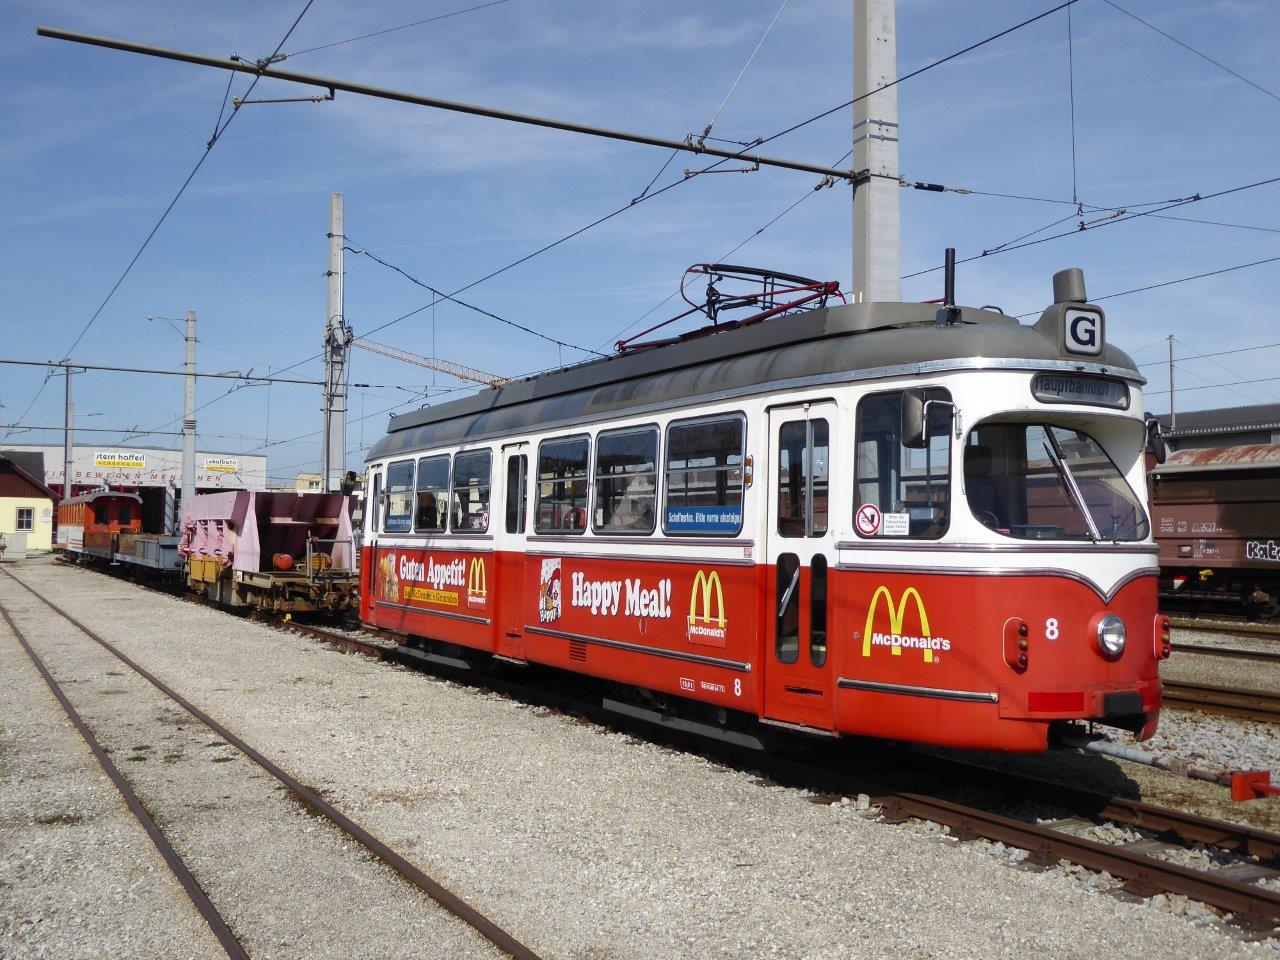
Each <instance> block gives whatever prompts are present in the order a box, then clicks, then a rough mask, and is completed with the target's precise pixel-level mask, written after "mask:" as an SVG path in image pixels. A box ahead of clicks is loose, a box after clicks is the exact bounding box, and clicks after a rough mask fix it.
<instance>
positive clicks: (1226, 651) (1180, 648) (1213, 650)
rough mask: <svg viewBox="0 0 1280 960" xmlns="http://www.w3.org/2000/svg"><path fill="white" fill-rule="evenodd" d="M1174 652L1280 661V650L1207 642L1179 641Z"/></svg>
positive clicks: (1268, 661) (1271, 661)
mask: <svg viewBox="0 0 1280 960" xmlns="http://www.w3.org/2000/svg"><path fill="white" fill-rule="evenodd" d="M1173 651H1174V653H1197V654H1201V655H1203V656H1206V657H1228V658H1230V659H1232V660H1258V661H1261V662H1267V663H1273V662H1280V650H1245V649H1242V648H1240V647H1213V646H1210V645H1208V644H1205V643H1177V644H1174V647H1173Z"/></svg>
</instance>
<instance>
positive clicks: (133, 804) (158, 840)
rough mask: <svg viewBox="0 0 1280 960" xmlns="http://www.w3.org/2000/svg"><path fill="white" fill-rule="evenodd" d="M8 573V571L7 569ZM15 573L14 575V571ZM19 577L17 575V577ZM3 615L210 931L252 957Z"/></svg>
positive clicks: (234, 955)
mask: <svg viewBox="0 0 1280 960" xmlns="http://www.w3.org/2000/svg"><path fill="white" fill-rule="evenodd" d="M5 572H6V573H8V571H5ZM11 576H12V575H11ZM14 579H15V580H16V579H17V578H16V577H14ZM0 617H3V618H4V622H5V623H6V624H7V625H8V627H9V630H10V631H11V632H12V633H13V635H14V637H16V638H17V640H18V643H19V644H21V645H22V649H23V650H25V651H26V652H27V656H28V657H30V658H31V662H32V663H33V664H35V668H36V670H38V671H39V673H40V676H41V677H43V678H44V682H45V683H46V684H47V685H48V687H49V690H50V692H51V693H52V694H53V696H54V698H55V699H56V700H57V701H58V703H59V704H61V705H62V709H63V712H65V713H66V715H67V719H68V720H70V721H71V725H72V726H74V727H75V728H76V730H77V731H78V732H79V734H80V736H81V737H82V738H83V739H84V742H85V744H86V745H87V746H88V747H89V752H90V753H92V754H93V758H94V759H95V760H97V761H98V766H99V767H101V768H102V772H103V773H105V774H106V775H107V778H108V779H109V780H110V781H111V782H112V783H113V784H115V787H116V790H118V791H119V792H120V797H121V799H123V800H124V804H125V806H126V807H128V808H129V812H130V813H132V814H133V816H134V819H136V820H137V821H138V823H139V824H140V825H141V826H142V829H143V830H144V831H145V832H146V834H147V837H148V838H150V840H151V842H152V844H153V845H154V846H155V848H156V850H157V852H159V854H160V856H161V858H162V859H163V860H164V862H165V865H166V866H167V867H168V868H169V870H170V872H172V873H173V876H174V878H175V879H176V880H177V881H178V883H179V885H180V886H181V887H182V889H183V891H184V892H185V893H186V895H187V897H188V898H189V899H190V900H191V905H192V906H194V907H195V908H196V912H197V913H199V914H200V917H201V919H203V920H204V922H205V923H206V924H208V926H209V930H210V932H211V933H212V934H213V936H214V938H215V939H216V940H217V941H218V944H219V946H221V947H222V949H223V951H224V952H225V953H226V955H227V956H228V957H230V958H231V960H249V954H248V952H247V951H246V950H245V948H244V946H243V945H242V944H241V943H240V941H239V939H238V938H237V937H236V935H235V933H233V932H232V930H231V927H230V925H229V924H228V923H227V921H226V919H225V918H224V917H223V916H222V914H221V913H219V912H218V908H217V907H215V906H214V905H213V901H211V900H210V899H209V895H208V894H207V893H205V892H204V888H203V887H201V886H200V881H198V880H197V879H196V878H195V875H194V874H193V873H192V872H191V868H190V867H188V866H187V864H186V862H185V861H183V859H182V857H181V855H180V854H179V853H178V851H177V850H175V849H174V848H173V844H171V843H170V842H169V838H168V837H166V836H165V835H164V832H163V831H162V830H161V829H160V828H159V826H157V825H156V822H155V820H154V819H152V817H151V814H150V813H148V812H147V808H146V807H145V806H143V804H142V800H141V798H140V797H139V796H138V794H137V793H135V792H134V789H133V787H132V786H131V785H130V784H129V781H128V780H126V779H125V777H124V774H122V773H121V772H120V768H119V767H117V766H116V765H115V763H114V762H113V761H112V760H111V757H110V756H108V755H107V752H106V751H105V750H104V749H103V748H102V744H101V743H99V742H98V738H97V737H96V736H94V734H93V731H92V730H90V729H89V725H88V724H86V723H85V722H84V718H83V717H81V716H80V713H79V711H77V710H76V708H75V706H74V705H72V703H71V701H70V700H69V699H68V698H67V695H66V693H65V692H64V691H63V689H62V687H61V686H60V685H59V683H58V681H57V680H55V679H54V676H53V674H52V673H50V672H49V668H48V667H47V666H45V663H44V661H43V660H41V659H40V655H39V654H37V653H36V652H35V650H34V649H32V647H31V644H30V642H28V640H27V637H26V635H25V634H24V633H23V632H22V630H21V629H20V628H19V627H18V625H17V624H16V623H14V621H13V618H12V617H11V616H9V611H8V610H6V609H5V608H4V606H3V605H0Z"/></svg>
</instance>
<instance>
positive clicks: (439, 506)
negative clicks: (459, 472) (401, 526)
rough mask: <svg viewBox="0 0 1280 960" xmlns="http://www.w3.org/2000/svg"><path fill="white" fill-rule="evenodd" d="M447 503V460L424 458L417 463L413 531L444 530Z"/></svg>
mask: <svg viewBox="0 0 1280 960" xmlns="http://www.w3.org/2000/svg"><path fill="white" fill-rule="evenodd" d="M448 501H449V458H448V457H447V456H444V457H424V458H423V459H421V460H419V461H418V485H417V487H416V495H415V496H414V511H413V529H414V530H416V531H417V532H418V533H440V532H441V531H443V530H444V526H445V519H446V518H447V516H448V509H447V508H446V506H445V504H446V503H448Z"/></svg>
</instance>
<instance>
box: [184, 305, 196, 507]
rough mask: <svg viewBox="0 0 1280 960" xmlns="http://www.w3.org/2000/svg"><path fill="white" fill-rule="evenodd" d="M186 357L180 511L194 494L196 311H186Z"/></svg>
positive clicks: (190, 502)
mask: <svg viewBox="0 0 1280 960" xmlns="http://www.w3.org/2000/svg"><path fill="white" fill-rule="evenodd" d="M186 341H187V343H186V346H187V357H186V363H185V364H184V366H183V369H184V371H185V372H186V380H185V381H184V382H183V402H182V512H183V513H186V512H187V511H188V510H190V509H191V504H192V502H193V499H194V497H195V495H196V312H195V311H194V310H188V311H187V335H186Z"/></svg>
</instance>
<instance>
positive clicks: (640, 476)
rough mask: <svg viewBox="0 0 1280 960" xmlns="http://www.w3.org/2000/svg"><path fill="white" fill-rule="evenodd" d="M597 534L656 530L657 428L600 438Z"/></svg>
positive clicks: (593, 527) (598, 451)
mask: <svg viewBox="0 0 1280 960" xmlns="http://www.w3.org/2000/svg"><path fill="white" fill-rule="evenodd" d="M595 477H596V502H595V516H594V517H593V518H592V524H591V528H592V529H593V530H595V531H596V533H653V529H654V523H655V515H656V505H657V497H658V431H657V428H648V427H646V428H644V429H641V430H618V431H615V432H613V433H602V434H600V435H599V436H598V437H596V472H595Z"/></svg>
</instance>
